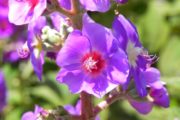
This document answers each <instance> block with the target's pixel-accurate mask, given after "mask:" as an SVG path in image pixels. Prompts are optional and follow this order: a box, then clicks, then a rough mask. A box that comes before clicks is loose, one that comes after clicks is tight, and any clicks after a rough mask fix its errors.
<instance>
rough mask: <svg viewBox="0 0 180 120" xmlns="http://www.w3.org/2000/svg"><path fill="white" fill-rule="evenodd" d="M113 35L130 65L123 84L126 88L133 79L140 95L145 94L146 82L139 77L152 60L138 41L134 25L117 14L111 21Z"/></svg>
mask: <svg viewBox="0 0 180 120" xmlns="http://www.w3.org/2000/svg"><path fill="white" fill-rule="evenodd" d="M113 31H114V35H115V36H116V38H117V39H118V43H117V44H119V47H120V48H122V49H123V50H124V51H126V54H127V56H128V59H129V63H130V65H131V69H130V74H129V77H128V81H127V83H126V84H125V85H124V88H125V89H126V88H127V87H128V85H129V82H130V80H131V79H132V77H133V79H134V81H135V84H136V89H137V91H138V93H139V95H140V96H142V97H143V96H146V95H147V91H146V82H145V81H144V80H142V79H141V77H140V74H141V72H142V71H144V70H146V68H147V66H150V65H151V64H152V62H153V60H154V58H151V56H149V55H148V54H147V51H145V50H144V48H143V46H142V45H141V43H140V41H139V36H138V33H137V30H136V27H135V26H134V25H133V24H132V23H131V22H130V21H129V20H127V19H126V18H125V17H124V16H123V15H118V16H117V17H116V18H115V20H114V22H113Z"/></svg>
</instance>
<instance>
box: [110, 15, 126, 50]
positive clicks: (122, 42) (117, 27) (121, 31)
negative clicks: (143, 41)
mask: <svg viewBox="0 0 180 120" xmlns="http://www.w3.org/2000/svg"><path fill="white" fill-rule="evenodd" d="M112 29H113V33H114V35H115V37H116V38H117V39H118V42H119V46H120V47H121V48H122V49H123V50H126V46H127V41H128V36H127V33H126V30H125V28H124V26H123V24H122V23H121V22H120V21H119V19H118V17H116V18H115V19H114V21H113V24H112Z"/></svg>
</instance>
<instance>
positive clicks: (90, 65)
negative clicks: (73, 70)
mask: <svg viewBox="0 0 180 120" xmlns="http://www.w3.org/2000/svg"><path fill="white" fill-rule="evenodd" d="M82 66H83V69H84V70H85V71H86V72H88V73H91V74H98V73H100V72H101V71H102V70H103V68H104V67H105V60H104V59H103V58H102V56H101V54H99V53H98V52H91V53H87V54H85V55H84V56H83V58H82Z"/></svg>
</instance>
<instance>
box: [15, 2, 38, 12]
mask: <svg viewBox="0 0 180 120" xmlns="http://www.w3.org/2000/svg"><path fill="white" fill-rule="evenodd" d="M16 1H18V2H28V3H29V6H30V7H31V8H30V11H32V10H33V9H34V8H35V7H36V5H37V4H38V2H39V0H16Z"/></svg>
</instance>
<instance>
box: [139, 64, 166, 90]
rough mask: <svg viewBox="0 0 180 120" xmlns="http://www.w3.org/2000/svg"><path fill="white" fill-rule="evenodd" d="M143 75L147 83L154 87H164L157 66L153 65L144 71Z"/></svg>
mask: <svg viewBox="0 0 180 120" xmlns="http://www.w3.org/2000/svg"><path fill="white" fill-rule="evenodd" d="M142 77H143V79H144V80H145V81H146V83H147V84H148V85H149V86H150V87H153V88H154V89H161V88H162V87H163V84H162V82H161V81H160V72H159V70H158V69H156V68H152V67H151V68H148V69H146V71H144V72H142Z"/></svg>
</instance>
